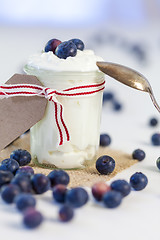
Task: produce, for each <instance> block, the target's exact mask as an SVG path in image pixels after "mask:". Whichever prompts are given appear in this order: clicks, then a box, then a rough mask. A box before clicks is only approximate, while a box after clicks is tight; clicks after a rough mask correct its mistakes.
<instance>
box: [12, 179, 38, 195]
mask: <svg viewBox="0 0 160 240" xmlns="http://www.w3.org/2000/svg"><path fill="white" fill-rule="evenodd" d="M11 183H13V184H16V185H18V186H19V187H20V189H21V191H22V192H26V193H30V192H32V191H33V189H32V184H31V180H30V178H29V177H28V176H26V175H22V174H16V175H15V177H14V178H13V179H12V181H11Z"/></svg>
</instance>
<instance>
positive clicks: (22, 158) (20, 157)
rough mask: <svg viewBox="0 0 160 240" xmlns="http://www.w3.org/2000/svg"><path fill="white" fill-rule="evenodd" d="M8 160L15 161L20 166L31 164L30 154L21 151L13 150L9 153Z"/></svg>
mask: <svg viewBox="0 0 160 240" xmlns="http://www.w3.org/2000/svg"><path fill="white" fill-rule="evenodd" d="M10 158H12V159H14V160H16V161H17V162H18V163H19V165H20V166H25V165H28V164H29V163H30V162H31V154H30V153H29V152H28V151H27V150H23V149H16V150H14V151H13V152H12V153H11V155H10Z"/></svg>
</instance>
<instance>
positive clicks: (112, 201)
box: [103, 190, 122, 208]
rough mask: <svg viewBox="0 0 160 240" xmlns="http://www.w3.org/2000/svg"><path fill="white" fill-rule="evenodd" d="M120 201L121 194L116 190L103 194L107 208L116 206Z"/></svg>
mask: <svg viewBox="0 0 160 240" xmlns="http://www.w3.org/2000/svg"><path fill="white" fill-rule="evenodd" d="M121 201H122V194H121V193H120V192H117V191H114V190H112V191H109V192H107V193H105V194H104V196H103V203H104V205H105V206H106V207H107V208H116V207H118V206H119V205H120V203H121Z"/></svg>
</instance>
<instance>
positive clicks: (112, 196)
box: [92, 172, 148, 208]
mask: <svg viewBox="0 0 160 240" xmlns="http://www.w3.org/2000/svg"><path fill="white" fill-rule="evenodd" d="M147 183H148V179H147V177H146V176H145V175H144V174H143V173H141V172H136V173H135V174H133V175H132V176H131V177H130V183H128V182H127V181H126V180H123V179H122V180H121V179H119V180H115V181H113V182H112V183H111V185H110V186H109V185H108V184H106V183H105V182H98V183H95V184H94V185H93V186H92V194H93V196H94V198H95V199H96V200H97V201H101V202H103V204H104V205H105V206H106V207H107V208H115V207H118V206H119V205H120V203H121V202H122V199H123V197H126V196H127V195H128V194H129V193H130V192H131V189H132V188H133V189H134V190H136V191H140V190H142V189H144V188H145V187H146V186H147Z"/></svg>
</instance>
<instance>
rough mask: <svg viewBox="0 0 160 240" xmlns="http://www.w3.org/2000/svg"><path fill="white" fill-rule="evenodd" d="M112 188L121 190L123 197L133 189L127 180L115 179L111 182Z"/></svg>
mask: <svg viewBox="0 0 160 240" xmlns="http://www.w3.org/2000/svg"><path fill="white" fill-rule="evenodd" d="M111 189H112V190H114V191H117V192H120V193H121V194H122V196H123V197H125V196H127V195H128V194H129V193H130V191H131V186H130V184H129V183H128V182H127V181H126V180H123V179H122V180H121V179H119V180H115V181H113V182H112V183H111Z"/></svg>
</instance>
